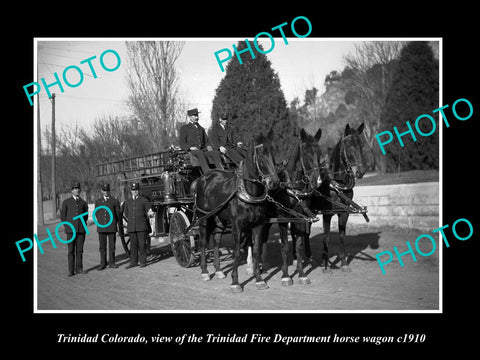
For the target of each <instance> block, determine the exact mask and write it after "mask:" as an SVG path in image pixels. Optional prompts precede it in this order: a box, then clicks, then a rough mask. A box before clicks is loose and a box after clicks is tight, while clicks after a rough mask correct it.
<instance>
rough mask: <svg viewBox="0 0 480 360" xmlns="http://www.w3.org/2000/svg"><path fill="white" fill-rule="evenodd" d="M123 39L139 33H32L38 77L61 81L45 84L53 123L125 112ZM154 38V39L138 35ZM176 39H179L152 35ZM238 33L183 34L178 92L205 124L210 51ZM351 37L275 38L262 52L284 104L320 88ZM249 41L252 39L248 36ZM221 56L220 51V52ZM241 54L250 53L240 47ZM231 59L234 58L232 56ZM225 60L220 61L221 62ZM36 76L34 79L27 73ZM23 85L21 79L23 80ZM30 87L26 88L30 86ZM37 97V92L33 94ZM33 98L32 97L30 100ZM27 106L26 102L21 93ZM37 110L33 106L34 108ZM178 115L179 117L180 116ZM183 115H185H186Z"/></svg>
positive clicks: (214, 75) (43, 103)
mask: <svg viewBox="0 0 480 360" xmlns="http://www.w3.org/2000/svg"><path fill="white" fill-rule="evenodd" d="M124 40H131V41H138V40H140V39H116V38H115V39H96V38H85V39H65V38H61V39H50V38H39V39H36V41H35V44H36V46H37V52H36V59H37V64H38V80H37V82H39V83H40V79H42V78H44V79H45V82H46V84H53V83H54V82H55V77H54V73H57V75H58V77H59V78H60V81H61V82H62V85H63V90H64V91H63V92H62V91H61V89H60V88H59V86H58V85H55V84H54V85H52V86H51V87H49V91H50V92H52V93H55V94H56V96H55V123H56V129H57V131H58V129H61V128H62V127H64V126H72V127H74V126H78V127H79V128H83V129H86V130H87V131H88V130H89V129H90V128H91V126H92V124H93V122H94V121H95V120H97V119H100V118H103V117H107V116H128V115H129V109H128V107H127V106H126V99H127V97H128V87H127V82H126V71H127V69H128V66H129V64H128V60H127V54H126V47H125V42H124ZM141 40H153V39H141ZM155 40H178V39H155ZM238 40H245V39H238V38H215V39H213V38H204V39H197V38H195V39H192V38H187V39H183V41H184V43H185V44H184V48H183V51H182V53H181V55H180V57H179V59H178V60H177V68H178V72H179V94H180V96H181V97H182V100H183V101H184V102H185V103H186V105H187V107H188V108H198V109H199V111H200V112H201V114H200V119H199V122H200V124H202V125H203V126H204V127H206V128H207V127H209V126H210V122H211V118H210V111H211V108H212V101H213V98H214V95H215V90H216V88H217V87H218V85H219V84H220V81H221V79H222V78H223V76H225V72H222V71H221V69H220V67H219V65H218V63H217V61H216V59H215V56H214V53H215V52H216V51H219V50H221V49H224V48H228V49H230V50H231V51H232V52H233V50H232V45H233V44H236V43H237V41H238ZM353 40H356V39H348V40H344V39H332V38H329V39H322V38H303V39H300V38H288V44H285V43H284V40H283V39H282V38H281V37H280V38H275V46H274V47H273V49H272V50H271V51H270V52H269V53H268V54H267V57H268V59H270V61H271V63H272V67H273V69H274V70H275V71H276V72H277V73H278V76H279V79H280V84H281V88H282V90H283V92H284V95H285V98H286V101H287V104H289V103H290V101H292V100H293V99H294V98H295V97H299V98H300V99H301V100H303V97H304V94H305V90H306V89H311V88H312V87H313V86H315V87H316V88H317V89H318V90H319V92H320V93H322V92H323V90H324V88H323V82H324V79H325V76H326V75H327V74H328V73H330V72H331V71H332V70H337V71H341V70H342V69H343V68H344V64H343V60H342V59H343V56H344V55H346V54H347V53H349V52H350V51H352V50H353V49H354V45H355V43H356V42H357V43H358V42H359V41H353ZM249 41H250V42H251V43H253V39H249ZM260 43H261V44H262V45H263V47H264V49H265V50H267V49H270V48H271V46H272V45H271V43H270V40H269V39H268V38H266V41H260ZM106 50H114V51H115V52H117V53H118V55H119V57H120V66H119V67H118V69H116V70H114V71H106V70H105V69H104V68H102V66H101V64H100V58H101V55H102V54H103V53H104V52H105V51H106ZM93 56H96V57H95V58H94V59H92V60H90V63H91V64H92V66H93V68H94V71H95V73H96V75H97V78H94V77H93V76H92V71H91V69H90V68H89V64H88V63H87V62H85V63H83V64H81V63H80V62H81V61H84V60H86V59H89V58H91V57H93ZM220 56H221V57H223V56H224V54H220ZM242 56H250V55H249V53H245V54H243V55H242ZM102 59H103V60H104V64H105V67H107V68H111V69H112V68H114V67H115V66H116V65H117V59H116V57H115V56H114V54H113V53H112V52H107V53H105V54H104V57H103V58H102ZM230 61H238V60H237V59H236V57H235V56H233V57H232V59H231V60H230ZM226 64H227V63H224V66H225V65H226ZM71 65H75V66H77V67H79V68H80V69H82V71H83V80H82V79H81V77H80V74H79V73H78V72H77V70H76V69H75V68H70V69H68V71H66V72H65V73H64V71H65V69H66V68H67V67H69V66H71ZM63 74H65V75H66V78H67V80H68V81H69V82H70V83H71V84H77V83H78V84H79V85H78V86H76V87H69V86H67V85H66V84H65V82H64V80H63ZM32 81H36V79H35V78H34V79H32ZM25 85H26V84H25ZM32 89H33V88H30V91H31V92H32V91H33V90H32ZM39 96H40V102H39V104H40V122H41V128H42V132H43V131H44V130H45V129H46V128H47V127H48V128H50V126H51V119H52V104H51V100H50V99H49V98H48V95H47V92H46V90H45V89H44V87H42V89H41V91H40V93H39ZM35 98H36V96H35ZM35 101H36V100H35ZM25 104H26V106H28V105H29V103H28V99H27V97H25ZM34 113H35V114H36V111H35V112H34ZM179 120H181V119H179ZM185 120H186V118H185Z"/></svg>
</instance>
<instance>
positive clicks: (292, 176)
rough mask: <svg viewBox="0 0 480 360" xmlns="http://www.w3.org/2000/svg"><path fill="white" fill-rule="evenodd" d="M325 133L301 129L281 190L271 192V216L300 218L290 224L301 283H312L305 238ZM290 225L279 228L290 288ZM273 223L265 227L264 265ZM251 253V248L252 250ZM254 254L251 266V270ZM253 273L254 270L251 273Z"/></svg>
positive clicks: (284, 272)
mask: <svg viewBox="0 0 480 360" xmlns="http://www.w3.org/2000/svg"><path fill="white" fill-rule="evenodd" d="M321 136H322V131H321V129H319V130H318V131H317V133H316V134H315V135H314V136H311V135H309V134H307V133H306V132H305V130H304V129H301V130H300V139H299V142H298V144H297V145H296V146H295V147H294V148H293V151H292V152H290V156H289V157H288V159H287V162H286V164H285V165H284V166H283V167H281V168H280V169H279V170H278V176H279V179H280V185H281V188H279V189H276V190H273V191H270V196H271V197H272V198H273V200H275V203H271V204H270V206H269V207H268V213H267V216H268V217H269V218H276V217H278V216H279V215H280V214H286V217H287V219H288V218H292V217H293V218H296V219H295V220H299V221H298V222H290V232H291V235H292V239H294V241H295V240H297V239H299V241H296V243H294V248H295V249H294V251H296V253H297V254H299V255H300V261H297V273H298V278H299V283H300V284H304V285H306V284H310V280H309V279H308V277H307V276H306V274H305V273H304V271H303V261H302V260H303V254H304V248H303V245H304V238H305V237H306V236H307V237H308V234H309V233H310V226H311V223H310V222H309V220H310V217H314V215H313V214H312V213H311V212H310V211H309V209H308V207H309V202H310V197H311V196H312V194H313V191H314V189H316V188H317V187H318V185H319V179H320V168H319V164H320V158H321V152H320V147H319V141H320V138H321ZM288 224H289V223H288V222H285V220H284V221H281V220H280V221H279V224H278V227H279V231H280V239H281V254H282V279H281V282H282V285H284V286H289V285H292V284H293V280H292V278H291V277H290V276H289V274H288V264H287V255H288V251H289V245H288ZM271 226H272V223H270V222H269V223H265V224H264V225H263V226H262V236H261V237H262V242H261V243H262V248H261V253H262V259H263V261H262V263H263V264H265V261H264V260H265V259H266V243H267V240H268V235H269V232H270V228H271ZM249 250H250V249H249ZM250 258H251V257H250V253H249V256H248V258H247V263H248V264H249V267H248V269H247V270H249V269H250V264H251V260H250ZM250 272H251V270H250Z"/></svg>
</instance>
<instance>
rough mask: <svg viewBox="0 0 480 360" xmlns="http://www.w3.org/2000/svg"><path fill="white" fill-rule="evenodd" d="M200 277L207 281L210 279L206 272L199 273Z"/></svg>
mask: <svg viewBox="0 0 480 360" xmlns="http://www.w3.org/2000/svg"><path fill="white" fill-rule="evenodd" d="M200 277H201V279H202V280H203V281H209V280H210V275H209V274H207V273H201V274H200Z"/></svg>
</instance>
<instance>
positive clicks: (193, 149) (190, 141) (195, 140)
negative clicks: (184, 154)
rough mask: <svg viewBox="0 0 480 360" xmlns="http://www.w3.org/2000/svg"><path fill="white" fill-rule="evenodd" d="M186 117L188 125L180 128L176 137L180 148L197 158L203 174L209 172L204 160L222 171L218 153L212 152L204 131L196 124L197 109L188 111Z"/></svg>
mask: <svg viewBox="0 0 480 360" xmlns="http://www.w3.org/2000/svg"><path fill="white" fill-rule="evenodd" d="M187 115H188V118H189V123H188V124H185V125H183V126H182V127H181V128H180V135H179V137H178V142H179V145H180V148H181V149H182V150H186V151H189V152H190V153H192V154H193V155H195V156H196V157H197V159H198V162H199V163H200V167H201V168H202V171H203V173H204V174H206V173H208V172H209V171H210V167H209V166H208V162H207V159H206V158H208V159H209V160H211V161H213V163H214V164H215V167H216V168H217V169H222V170H223V166H222V163H221V160H220V153H219V152H218V151H216V150H213V148H212V146H211V145H210V144H209V142H208V138H207V133H206V132H205V129H204V128H203V127H202V126H201V125H200V124H199V123H198V109H191V110H188V111H187ZM205 150H207V151H205Z"/></svg>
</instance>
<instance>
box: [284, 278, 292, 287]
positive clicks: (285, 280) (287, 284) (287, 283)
mask: <svg viewBox="0 0 480 360" xmlns="http://www.w3.org/2000/svg"><path fill="white" fill-rule="evenodd" d="M282 285H283V286H290V285H293V280H292V278H290V277H286V278H282Z"/></svg>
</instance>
